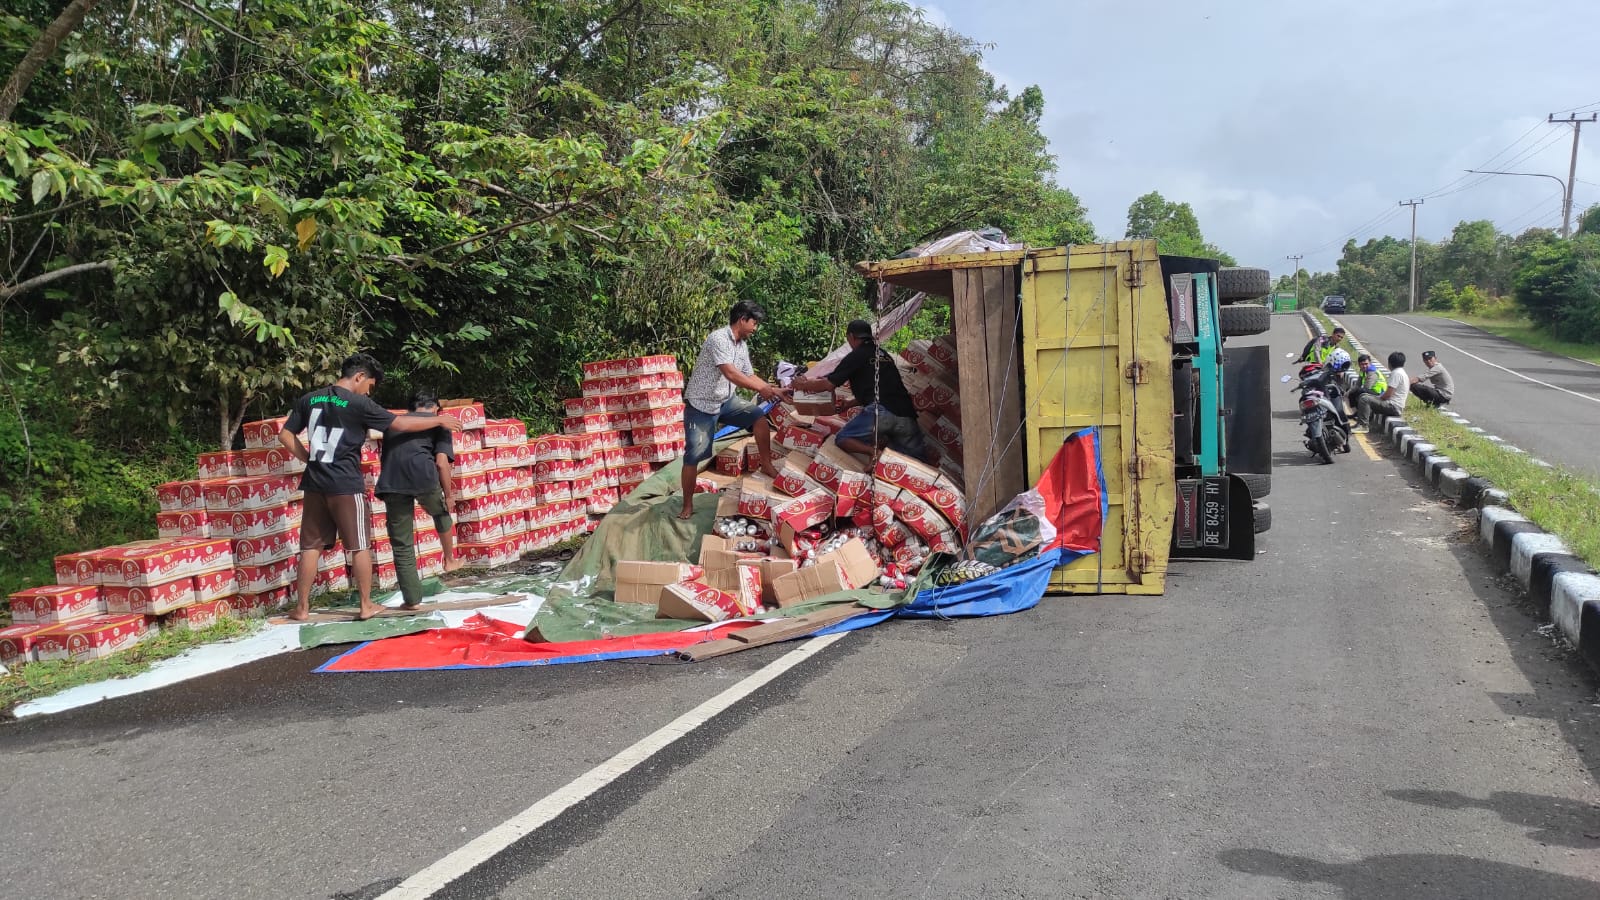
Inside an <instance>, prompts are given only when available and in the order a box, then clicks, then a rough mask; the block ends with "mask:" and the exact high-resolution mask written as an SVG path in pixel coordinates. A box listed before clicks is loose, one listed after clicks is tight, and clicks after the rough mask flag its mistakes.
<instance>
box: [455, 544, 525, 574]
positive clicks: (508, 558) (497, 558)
mask: <svg viewBox="0 0 1600 900" xmlns="http://www.w3.org/2000/svg"><path fill="white" fill-rule="evenodd" d="M456 558H457V559H459V560H461V564H462V565H464V566H472V567H473V568H483V569H493V568H495V567H497V566H505V565H510V564H511V563H514V562H516V561H517V550H516V546H515V542H513V541H507V540H504V539H501V540H495V541H489V542H485V543H473V542H470V541H462V542H461V543H459V544H457V545H456Z"/></svg>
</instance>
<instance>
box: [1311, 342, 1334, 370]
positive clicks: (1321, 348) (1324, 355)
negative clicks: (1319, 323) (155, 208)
mask: <svg viewBox="0 0 1600 900" xmlns="http://www.w3.org/2000/svg"><path fill="white" fill-rule="evenodd" d="M1335 349H1337V348H1335V347H1334V346H1333V345H1332V344H1318V345H1317V346H1315V347H1312V348H1311V361H1312V362H1314V363H1317V364H1318V365H1321V364H1322V363H1325V362H1327V361H1328V357H1330V356H1332V355H1333V351H1334V350H1335Z"/></svg>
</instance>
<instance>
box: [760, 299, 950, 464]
mask: <svg viewBox="0 0 1600 900" xmlns="http://www.w3.org/2000/svg"><path fill="white" fill-rule="evenodd" d="M844 339H845V341H846V342H847V343H849V345H850V355H849V356H846V357H845V358H844V359H842V360H840V361H839V365H838V366H837V367H835V368H834V370H833V371H832V372H829V373H828V374H827V375H824V376H823V377H821V378H796V379H795V380H794V381H793V382H792V383H791V384H790V387H792V388H794V389H795V390H797V391H819V392H820V391H831V390H833V389H834V388H836V387H839V386H840V385H842V384H844V383H845V382H849V383H850V392H851V393H852V394H854V395H855V398H856V404H858V405H860V406H862V407H864V408H863V409H862V410H861V412H860V414H858V415H857V416H856V417H855V418H853V419H851V420H850V421H849V422H846V423H845V426H844V430H842V431H840V432H839V434H838V435H836V436H835V437H834V439H833V440H834V443H836V444H838V445H839V449H840V450H843V451H845V452H846V453H857V454H862V455H866V456H870V457H872V458H873V459H877V458H878V457H879V455H881V454H882V453H883V450H884V448H885V447H888V448H891V449H893V450H894V451H895V452H897V453H904V454H905V455H907V456H911V457H914V458H916V459H920V460H923V461H924V462H928V463H935V464H936V463H937V461H938V456H937V454H935V453H934V451H933V448H932V446H931V445H929V444H928V441H927V438H926V437H925V436H924V435H923V433H922V426H921V425H919V424H917V408H916V405H915V404H913V403H912V402H911V394H910V393H909V392H908V391H907V390H906V385H905V382H904V381H903V380H902V379H901V378H900V369H899V368H897V367H896V366H895V364H894V359H893V358H891V357H890V356H889V354H888V353H887V352H886V351H884V350H881V349H879V347H878V341H877V339H876V338H874V337H873V336H872V326H871V325H870V324H868V323H867V322H866V321H865V320H862V319H856V320H854V321H852V322H851V323H850V324H849V325H846V326H845V330H844ZM844 411H845V410H844V409H841V410H840V412H844Z"/></svg>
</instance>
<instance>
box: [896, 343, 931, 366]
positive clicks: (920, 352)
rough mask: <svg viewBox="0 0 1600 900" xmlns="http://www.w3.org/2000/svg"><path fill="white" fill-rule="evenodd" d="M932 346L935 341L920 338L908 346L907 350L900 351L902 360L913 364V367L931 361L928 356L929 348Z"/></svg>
mask: <svg viewBox="0 0 1600 900" xmlns="http://www.w3.org/2000/svg"><path fill="white" fill-rule="evenodd" d="M932 346H933V341H930V340H925V339H923V338H918V339H917V340H914V341H912V342H911V343H909V344H907V345H906V349H904V350H902V351H900V358H901V359H903V360H905V361H906V362H908V363H911V364H912V365H913V366H920V365H922V364H923V363H924V362H927V361H928V359H930V357H929V356H928V348H929V347H932Z"/></svg>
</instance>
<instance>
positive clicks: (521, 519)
mask: <svg viewBox="0 0 1600 900" xmlns="http://www.w3.org/2000/svg"><path fill="white" fill-rule="evenodd" d="M500 522H501V524H502V526H503V528H502V530H503V531H505V535H506V540H510V539H512V538H514V537H517V536H519V535H523V534H527V533H528V529H530V528H532V527H533V526H532V525H531V524H530V522H529V519H528V510H525V509H519V510H516V511H515V512H508V513H506V514H505V515H503V516H501V517H500Z"/></svg>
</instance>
